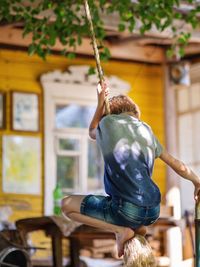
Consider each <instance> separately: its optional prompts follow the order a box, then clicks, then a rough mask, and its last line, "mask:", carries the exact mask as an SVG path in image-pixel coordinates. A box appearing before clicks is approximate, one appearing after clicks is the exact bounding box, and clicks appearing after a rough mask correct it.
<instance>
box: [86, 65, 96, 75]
mask: <svg viewBox="0 0 200 267" xmlns="http://www.w3.org/2000/svg"><path fill="white" fill-rule="evenodd" d="M94 74H96V69H95V68H94V67H91V66H90V67H89V69H88V75H94Z"/></svg>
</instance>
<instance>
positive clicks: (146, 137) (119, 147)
mask: <svg viewBox="0 0 200 267" xmlns="http://www.w3.org/2000/svg"><path fill="white" fill-rule="evenodd" d="M96 140H97V143H98V145H99V146H100V149H101V151H102V154H103V157H104V162H105V173H104V183H105V190H106V193H107V194H108V195H110V196H113V197H121V198H122V199H124V200H125V201H129V202H131V203H133V204H136V205H138V206H151V207H153V206H156V205H158V204H159V203H160V190H159V188H158V187H157V185H156V184H155V183H154V182H153V180H152V179H151V176H152V171H153V166H154V160H155V158H157V157H159V156H160V154H161V152H162V146H161V145H160V143H159V141H158V140H157V138H156V137H155V135H154V134H153V132H152V130H151V128H150V126H149V125H147V124H146V123H144V122H142V121H140V120H138V119H136V118H134V117H132V116H129V115H127V114H124V113H123V114H120V115H107V116H105V117H104V118H103V119H102V120H101V121H100V123H99V125H98V129H97V137H96Z"/></svg>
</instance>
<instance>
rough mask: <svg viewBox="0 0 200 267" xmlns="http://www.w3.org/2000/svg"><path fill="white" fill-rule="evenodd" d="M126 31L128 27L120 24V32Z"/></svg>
mask: <svg viewBox="0 0 200 267" xmlns="http://www.w3.org/2000/svg"><path fill="white" fill-rule="evenodd" d="M125 29H126V26H125V24H123V23H120V24H119V25H118V30H119V31H120V32H123V31H125Z"/></svg>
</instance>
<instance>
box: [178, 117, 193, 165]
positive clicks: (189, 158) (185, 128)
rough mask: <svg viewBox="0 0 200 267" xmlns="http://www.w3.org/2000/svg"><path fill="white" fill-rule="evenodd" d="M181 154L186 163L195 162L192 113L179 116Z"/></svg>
mask: <svg viewBox="0 0 200 267" xmlns="http://www.w3.org/2000/svg"><path fill="white" fill-rule="evenodd" d="M178 131H179V156H180V158H181V159H182V160H183V161H185V162H186V163H191V162H193V148H192V147H193V146H192V145H193V142H192V140H193V136H192V115H191V114H186V115H182V116H179V120H178Z"/></svg>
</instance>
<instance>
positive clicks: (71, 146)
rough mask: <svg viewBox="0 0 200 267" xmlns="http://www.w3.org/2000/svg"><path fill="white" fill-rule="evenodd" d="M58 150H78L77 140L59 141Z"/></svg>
mask: <svg viewBox="0 0 200 267" xmlns="http://www.w3.org/2000/svg"><path fill="white" fill-rule="evenodd" d="M59 150H79V141H78V140H77V139H63V138H62V139H59Z"/></svg>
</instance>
